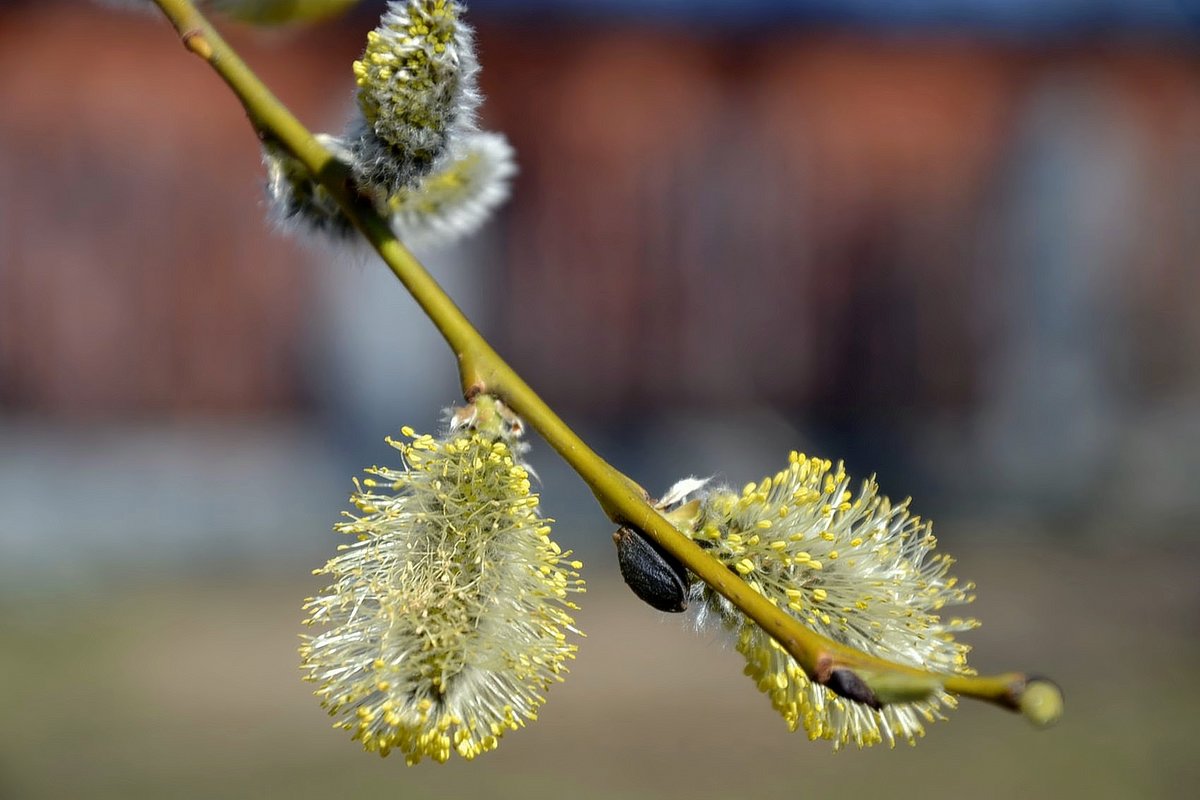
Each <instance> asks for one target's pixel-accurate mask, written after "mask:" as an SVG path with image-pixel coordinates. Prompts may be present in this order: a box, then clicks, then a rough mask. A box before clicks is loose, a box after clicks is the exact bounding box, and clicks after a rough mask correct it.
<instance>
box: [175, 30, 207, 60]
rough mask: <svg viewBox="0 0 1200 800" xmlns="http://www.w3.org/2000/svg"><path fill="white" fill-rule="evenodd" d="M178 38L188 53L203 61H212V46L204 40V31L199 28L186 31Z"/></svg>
mask: <svg viewBox="0 0 1200 800" xmlns="http://www.w3.org/2000/svg"><path fill="white" fill-rule="evenodd" d="M180 38H181V39H182V40H183V46H184V47H186V48H187V49H188V50H189V51H191V52H193V53H195V54H196V55H198V56H200V57H201V58H203V59H204V60H205V61H212V58H213V49H212V45H210V44H209V43H208V39H206V38H204V31H202V30H200V29H199V28H192V29H191V30H189V31H186V32H185V33H184V34H183V36H181V37H180Z"/></svg>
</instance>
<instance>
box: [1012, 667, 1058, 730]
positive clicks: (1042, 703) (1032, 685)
mask: <svg viewBox="0 0 1200 800" xmlns="http://www.w3.org/2000/svg"><path fill="white" fill-rule="evenodd" d="M1017 705H1018V707H1019V708H1020V710H1021V713H1022V714H1023V715H1024V716H1025V719H1027V720H1029V721H1030V722H1032V723H1033V724H1034V725H1036V726H1038V727H1039V728H1046V727H1049V726H1050V725H1053V724H1054V723H1056V722H1058V720H1059V718H1060V717H1061V716H1062V712H1063V694H1062V689H1060V688H1059V687H1058V684H1056V683H1055V682H1054V681H1052V680H1049V679H1047V678H1029V679H1028V680H1027V681H1026V682H1025V688H1024V690H1023V691H1022V692H1021V697H1020V699H1019V700H1018V702H1017Z"/></svg>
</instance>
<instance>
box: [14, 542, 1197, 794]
mask: <svg viewBox="0 0 1200 800" xmlns="http://www.w3.org/2000/svg"><path fill="white" fill-rule="evenodd" d="M1080 549H1083V548H1082V546H1081V547H1080ZM1087 549H1089V550H1093V551H1092V552H1088V553H1077V552H1068V551H1067V550H1050V549H1045V548H1038V547H1034V546H1028V545H1025V546H1014V545H1011V544H1004V545H1002V546H1001V545H997V546H992V547H989V546H986V545H983V544H980V545H978V546H976V547H974V548H971V549H969V550H963V549H962V548H959V552H958V553H957V554H958V555H959V566H958V570H957V572H958V574H960V575H962V576H964V577H967V578H971V579H974V580H976V581H977V582H978V583H979V585H980V599H979V601H978V602H977V603H976V607H975V608H974V609H973V610H974V612H975V613H976V614H977V615H978V616H979V617H980V618H981V619H982V620H983V622H984V627H983V628H982V629H981V630H980V631H979V632H977V635H975V636H974V637H973V639H972V641H973V642H974V644H975V645H976V651H975V653H974V654H973V663H974V665H975V666H976V667H977V668H979V669H980V670H981V671H984V670H986V671H990V670H998V669H1007V668H1030V669H1037V670H1041V671H1044V672H1045V673H1046V674H1048V675H1050V676H1052V677H1054V678H1056V679H1057V680H1058V681H1059V682H1060V683H1061V684H1062V685H1063V687H1064V689H1065V692H1066V696H1067V715H1066V717H1065V719H1064V720H1063V722H1062V723H1060V724H1059V725H1058V726H1057V727H1055V728H1053V729H1051V730H1049V731H1045V732H1038V731H1035V730H1033V729H1032V728H1030V727H1029V726H1028V725H1026V724H1025V723H1024V722H1023V721H1022V720H1021V719H1020V718H1018V717H1016V716H1014V715H1010V714H1008V713H1005V712H1003V711H999V710H996V709H992V708H988V707H983V706H980V705H979V704H976V703H973V702H969V701H964V702H963V704H962V707H961V708H960V710H959V711H958V712H956V713H955V714H954V715H953V717H952V719H951V721H950V722H948V723H939V724H937V725H934V726H932V727H931V728H930V731H929V734H928V736H927V737H926V738H925V740H923V741H922V742H921V743H920V744H919V745H918V746H917V747H915V748H910V747H907V746H900V747H897V748H896V749H895V750H887V749H886V748H883V749H881V748H875V749H872V750H867V751H861V752H859V751H847V752H841V753H837V754H833V753H831V752H830V748H829V746H828V745H827V744H825V743H816V742H809V741H807V739H806V738H805V737H804V736H803V734H789V733H788V732H787V731H786V729H785V728H784V726H783V723H782V722H781V720H780V719H779V718H778V717H777V716H776V715H775V714H774V713H773V712H772V711H771V710H770V708H769V706H768V704H767V702H766V700H765V699H764V698H763V697H761V696H760V695H759V694H758V693H757V692H756V691H755V689H754V688H753V686H752V685H751V683H750V681H749V680H748V679H746V678H745V677H743V676H742V675H741V664H740V657H739V656H738V655H737V654H736V653H735V652H734V651H732V650H731V649H729V648H727V647H725V646H724V645H723V644H722V642H721V641H720V637H719V636H718V635H715V634H711V633H703V634H699V635H696V634H694V633H692V632H690V631H689V630H687V627H686V625H685V624H680V622H679V620H677V619H674V618H668V617H666V616H665V615H659V614H657V613H655V612H652V611H650V610H649V609H647V608H645V607H643V606H640V605H639V604H638V602H637V601H636V600H635V599H634V598H633V596H632V595H630V594H629V593H628V592H627V591H626V590H625V589H624V587H622V586H620V585H615V584H612V583H609V582H605V580H604V579H603V576H611V575H612V574H613V570H612V565H611V564H609V563H603V559H596V558H593V559H591V560H590V562H589V564H588V567H589V569H588V570H587V572H588V575H589V578H590V579H591V583H590V585H589V593H588V594H587V595H586V596H585V597H584V600H585V607H584V610H583V612H582V613H581V614H580V623H581V626H582V627H583V628H584V630H585V631H586V632H587V634H588V638H587V639H586V640H584V641H583V642H582V647H581V652H580V657H579V659H578V661H577V662H576V663H575V665H574V667H573V669H572V674H571V675H570V676H569V678H568V680H567V682H566V683H564V684H563V685H561V686H557V687H555V688H554V689H553V690H552V692H551V693H550V696H549V703H548V704H547V705H546V707H545V709H544V711H543V714H542V718H541V720H540V721H539V722H538V723H537V724H535V725H532V726H530V727H529V728H527V729H526V730H522V731H518V732H514V733H511V734H509V735H508V736H507V737H506V738H505V740H504V742H503V743H502V744H501V747H500V749H499V750H498V751H496V752H494V753H490V754H487V755H485V756H483V757H481V758H480V759H478V760H476V761H475V762H472V763H462V762H458V761H452V762H451V763H449V764H446V765H437V764H422V765H420V766H418V767H416V768H406V767H405V766H404V762H403V760H402V759H400V758H398V757H391V758H388V759H380V758H378V757H377V756H372V755H368V754H366V753H363V752H362V751H361V750H360V749H359V748H358V746H357V745H356V744H354V743H352V742H350V741H349V740H348V737H346V736H345V735H344V733H342V732H340V731H334V730H333V729H332V728H331V727H330V725H329V721H328V719H327V718H326V716H325V715H324V713H323V712H322V711H321V710H320V709H319V708H318V706H317V704H316V702H315V700H314V699H313V698H312V697H311V695H310V692H309V689H308V687H307V686H306V685H305V684H303V683H302V682H301V681H300V679H299V670H298V668H297V656H296V644H297V634H298V633H299V631H300V625H299V620H300V618H301V613H300V609H299V605H300V601H301V598H303V597H304V596H306V595H308V594H311V593H312V592H313V591H314V590H315V589H317V588H318V584H317V583H316V579H308V580H305V579H303V578H301V577H298V576H301V575H303V570H302V569H296V570H280V572H279V573H275V574H271V573H265V574H264V573H238V574H229V575H225V576H220V577H218V576H216V575H215V573H211V572H210V573H208V574H206V575H195V574H193V575H190V576H187V575H163V576H150V577H146V576H143V577H141V578H139V579H134V577H133V576H132V575H129V576H125V577H124V578H123V579H122V580H120V581H114V582H110V583H108V584H106V585H105V588H104V589H103V590H98V589H97V588H96V587H93V588H91V589H89V590H87V591H78V590H77V591H74V592H53V593H51V592H44V593H41V594H33V593H25V594H22V595H12V594H10V595H8V596H6V597H4V598H3V599H0V642H2V643H3V644H2V645H0V681H2V685H3V686H4V687H5V692H4V700H3V706H2V707H3V709H4V710H3V712H0V713H2V719H3V725H0V797H2V798H62V797H89V798H90V797H97V798H105V797H122V798H163V797H171V798H212V797H235V798H240V797H282V798H329V797H355V796H377V795H385V796H389V797H403V798H423V797H438V798H446V797H451V798H456V797H488V798H509V797H511V798H530V797H571V798H582V799H583V800H587V799H588V798H608V797H621V798H634V799H635V800H636V799H637V798H674V797H681V798H682V797H688V798H742V797H753V798H763V797H806V798H812V797H829V796H833V797H856V796H872V797H874V796H886V797H922V798H940V797H962V796H969V797H974V798H980V797H1023V798H1064V797H1065V798H1073V797H1086V798H1135V797H1136V798H1155V797H1163V798H1170V797H1191V796H1194V792H1195V788H1194V787H1195V785H1196V783H1197V780H1198V779H1200V765H1198V764H1197V762H1198V761H1200V759H1197V752H1198V751H1197V747H1196V743H1195V738H1194V733H1193V730H1194V728H1195V726H1196V721H1197V718H1198V717H1200V685H1198V683H1197V681H1198V680H1200V645H1198V644H1197V641H1196V633H1197V630H1200V626H1198V625H1197V624H1196V623H1197V622H1198V621H1200V588H1198V582H1197V579H1196V577H1195V568H1196V566H1197V564H1200V558H1198V557H1197V556H1198V555H1200V554H1198V553H1196V552H1193V551H1191V550H1188V549H1183V550H1176V551H1174V552H1166V551H1163V552H1147V551H1146V550H1145V549H1144V548H1141V549H1138V550H1136V551H1135V550H1133V549H1132V548H1129V549H1120V548H1118V549H1113V548H1111V547H1110V548H1109V549H1108V550H1107V551H1105V552H1095V551H1094V546H1092V545H1089V546H1088V548H1087ZM591 562H599V563H591ZM598 576H599V577H598Z"/></svg>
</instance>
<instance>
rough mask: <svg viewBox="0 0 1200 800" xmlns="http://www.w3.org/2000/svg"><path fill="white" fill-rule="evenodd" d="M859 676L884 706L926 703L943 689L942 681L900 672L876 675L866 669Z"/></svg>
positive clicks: (861, 670) (860, 671)
mask: <svg viewBox="0 0 1200 800" xmlns="http://www.w3.org/2000/svg"><path fill="white" fill-rule="evenodd" d="M858 676H859V677H860V678H862V680H863V681H864V682H865V683H866V684H867V686H869V687H870V689H871V691H872V692H874V694H875V698H876V699H877V700H879V702H880V703H883V704H884V705H891V704H893V703H920V702H924V701H926V700H929V699H930V698H932V697H933V696H934V694H935V693H936V692H938V691H939V690H940V689H941V688H942V684H941V681H939V680H938V679H937V678H934V677H932V676H924V675H905V674H903V673H898V672H885V673H879V674H876V673H873V672H871V671H869V670H865V669H860V670H859V671H858Z"/></svg>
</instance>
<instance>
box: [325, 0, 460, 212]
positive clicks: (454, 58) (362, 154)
mask: <svg viewBox="0 0 1200 800" xmlns="http://www.w3.org/2000/svg"><path fill="white" fill-rule="evenodd" d="M478 71H479V64H478V62H477V61H476V59H475V46H474V41H473V34H472V31H471V28H470V27H469V26H468V25H467V24H466V23H464V22H463V21H462V7H461V6H460V5H459V4H458V3H456V2H453V0H407V2H399V0H393V2H390V3H388V8H387V11H386V12H384V15H383V18H382V19H381V20H380V24H379V27H377V28H376V29H375V30H373V31H371V33H369V34H368V35H367V47H366V51H365V52H364V53H363V54H362V57H361V58H360V59H359V60H358V61H356V62H355V63H354V77H355V80H356V81H357V83H358V106H359V110H360V111H361V113H362V118H361V120H359V121H358V123H357V124H356V125H353V126H352V127H351V130H350V133H349V135H348V137H347V138H348V144H349V147H350V150H351V152H352V153H353V156H354V160H353V165H354V170H355V174H356V175H357V177H358V178H359V180H360V181H361V182H362V183H364V184H367V185H369V186H376V187H379V188H380V189H382V190H383V191H384V192H385V193H386V194H388V195H392V194H395V193H396V192H397V191H399V190H401V189H404V188H406V187H411V186H413V185H414V183H415V181H416V180H417V179H418V178H420V177H421V176H423V175H426V174H428V173H429V172H430V171H432V170H433V168H434V164H435V163H436V162H437V160H438V159H439V158H441V157H442V156H443V154H444V153H445V152H446V149H447V143H448V142H449V141H450V140H451V139H453V138H455V137H458V136H460V135H462V134H464V133H468V132H470V131H473V130H475V111H476V109H477V108H478V106H479V103H480V101H481V97H480V94H479V90H478V88H477V85H476V75H477V73H478Z"/></svg>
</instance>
